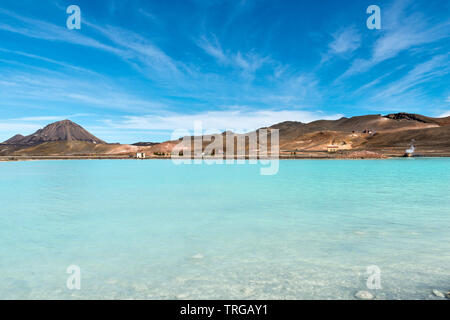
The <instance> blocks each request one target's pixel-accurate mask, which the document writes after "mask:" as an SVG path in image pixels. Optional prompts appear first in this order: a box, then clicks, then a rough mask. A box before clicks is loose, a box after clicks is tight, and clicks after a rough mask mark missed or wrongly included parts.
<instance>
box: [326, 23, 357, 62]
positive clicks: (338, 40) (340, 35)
mask: <svg viewBox="0 0 450 320" xmlns="http://www.w3.org/2000/svg"><path fill="white" fill-rule="evenodd" d="M331 36H332V37H333V40H332V41H331V42H330V43H329V45H328V51H327V53H325V54H324V55H323V56H322V61H321V63H324V62H326V61H328V60H330V59H331V58H333V57H336V56H339V57H349V56H350V55H351V53H353V52H354V51H355V50H357V49H358V48H359V47H360V46H361V34H360V33H359V32H358V31H357V30H356V28H355V27H354V26H351V27H347V28H345V29H340V30H338V31H337V32H335V33H333V34H332V35H331Z"/></svg>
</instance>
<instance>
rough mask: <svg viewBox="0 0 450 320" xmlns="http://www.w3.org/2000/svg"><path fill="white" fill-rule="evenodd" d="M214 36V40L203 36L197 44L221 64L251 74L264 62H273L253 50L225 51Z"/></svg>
mask: <svg viewBox="0 0 450 320" xmlns="http://www.w3.org/2000/svg"><path fill="white" fill-rule="evenodd" d="M212 38H213V39H212V40H208V39H207V38H206V37H205V36H202V37H201V38H200V39H199V40H198V41H197V45H198V46H199V47H200V48H201V49H203V51H205V53H207V54H208V55H210V56H211V57H213V58H215V59H216V60H217V62H218V63H219V64H222V65H226V66H231V67H234V68H237V69H241V70H242V71H243V72H245V73H248V74H251V73H253V72H255V71H256V70H258V69H259V68H261V67H262V66H263V65H264V63H266V62H271V59H270V58H269V57H261V56H259V55H257V54H255V53H251V52H250V53H247V54H243V53H241V52H240V51H238V52H236V53H231V52H229V51H224V50H223V49H222V46H221V44H220V42H219V41H218V39H217V38H216V37H215V36H213V37H212Z"/></svg>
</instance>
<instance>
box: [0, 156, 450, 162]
mask: <svg viewBox="0 0 450 320" xmlns="http://www.w3.org/2000/svg"><path fill="white" fill-rule="evenodd" d="M421 158H450V154H448V155H447V154H442V155H440V154H438V155H430V154H427V155H418V156H413V157H405V156H398V155H386V156H385V157H345V156H342V157H327V156H323V157H317V156H294V157H293V156H280V157H278V158H269V157H258V158H256V159H249V157H245V158H243V157H234V158H233V159H225V158H214V157H202V158H194V157H191V158H181V159H180V158H178V159H172V158H171V157H158V156H156V157H147V158H144V159H137V158H135V157H129V156H104V157H103V156H0V162H19V161H43V160H143V161H145V160H216V161H219V160H222V161H227V160H392V159H421Z"/></svg>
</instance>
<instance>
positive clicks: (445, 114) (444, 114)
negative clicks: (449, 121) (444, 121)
mask: <svg viewBox="0 0 450 320" xmlns="http://www.w3.org/2000/svg"><path fill="white" fill-rule="evenodd" d="M445 117H450V110H449V111H446V112H444V113H442V114H440V115H439V116H438V118H445Z"/></svg>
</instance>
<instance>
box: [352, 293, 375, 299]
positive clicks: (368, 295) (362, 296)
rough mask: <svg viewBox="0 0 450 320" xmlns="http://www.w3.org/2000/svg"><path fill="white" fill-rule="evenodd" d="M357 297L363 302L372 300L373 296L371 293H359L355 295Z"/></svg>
mask: <svg viewBox="0 0 450 320" xmlns="http://www.w3.org/2000/svg"><path fill="white" fill-rule="evenodd" d="M355 297H356V298H358V299H361V300H372V299H373V298H374V297H373V294H371V293H370V292H369V291H358V292H357V293H356V294H355Z"/></svg>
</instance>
